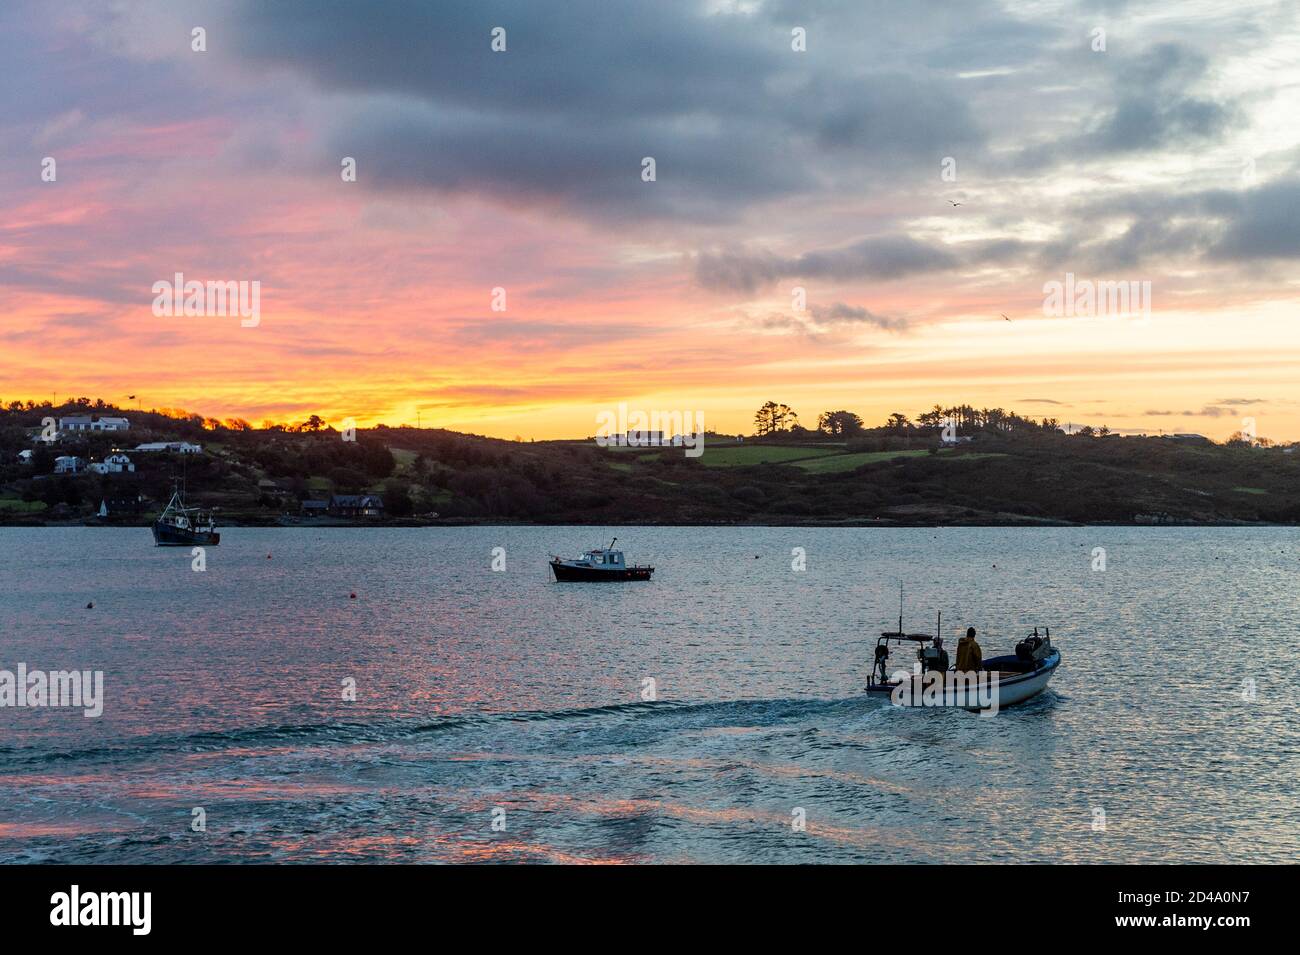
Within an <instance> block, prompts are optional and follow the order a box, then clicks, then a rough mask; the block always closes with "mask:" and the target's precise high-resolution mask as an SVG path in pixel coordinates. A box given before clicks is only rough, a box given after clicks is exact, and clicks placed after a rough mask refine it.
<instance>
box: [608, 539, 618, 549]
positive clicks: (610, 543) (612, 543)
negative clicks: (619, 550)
mask: <svg viewBox="0 0 1300 955" xmlns="http://www.w3.org/2000/svg"><path fill="white" fill-rule="evenodd" d="M617 543H618V538H617V537H615V538H614V539H613V540H612V541H610V542H609V549H610V550H613V549H614V545H615V544H617Z"/></svg>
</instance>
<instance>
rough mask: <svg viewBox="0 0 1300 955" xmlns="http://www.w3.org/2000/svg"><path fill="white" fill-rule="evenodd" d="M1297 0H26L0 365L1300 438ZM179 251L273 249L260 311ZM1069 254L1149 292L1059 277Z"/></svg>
mask: <svg viewBox="0 0 1300 955" xmlns="http://www.w3.org/2000/svg"><path fill="white" fill-rule="evenodd" d="M1298 11H1300V5H1297V4H1295V3H1294V2H1276V3H1242V2H1240V0H1231V2H1229V0H1224V2H1205V0H1178V2H1172V0H1170V2H1163V3H1141V2H1125V0H1097V2H1080V3H1063V2H1051V0H1026V2H1020V3H1014V4H1013V3H1007V4H1000V3H992V2H983V0H954V2H934V3H927V2H916V3H913V2H871V0H827V2H820V3H818V2H806V3H805V2H799V3H796V2H794V0H773V2H764V0H734V2H732V0H712V2H707V0H705V2H685V0H654V2H649V0H647V2H640V3H624V2H619V0H566V2H563V3H538V2H515V3H503V2H493V0H475V2H464V3H452V2H447V3H439V2H432V0H424V2H393V0H367V2H359V0H357V2H327V0H326V2H323V0H279V2H274V3H269V2H211V3H200V2H188V0H158V2H127V0H123V2H96V0H85V2H66V3H61V2H55V3H44V2H40V3H37V2H31V3H27V2H22V0H18V2H14V0H6V2H5V3H4V4H3V5H0V71H3V75H4V81H3V83H2V84H0V210H2V211H0V399H3V400H5V401H8V400H12V399H15V398H24V399H25V398H37V399H40V398H47V397H50V396H52V395H53V394H55V393H57V394H58V395H59V396H60V398H63V397H67V396H73V395H86V396H89V397H92V398H94V397H102V398H104V399H105V400H113V401H118V402H121V403H123V404H126V403H127V402H126V395H128V394H136V395H139V397H140V400H141V402H142V403H143V406H144V407H146V408H148V407H172V408H185V409H188V410H190V411H194V412H198V413H202V414H204V415H208V416H215V417H229V416H239V417H242V418H246V419H248V420H251V421H253V422H254V423H259V422H261V421H263V420H267V419H275V420H301V419H302V418H304V417H306V416H307V415H309V414H313V413H317V414H320V415H322V416H323V417H325V418H326V419H328V420H330V421H331V422H333V423H336V424H337V423H338V422H339V421H340V420H341V419H342V418H344V417H352V418H355V419H356V420H357V422H358V423H360V424H362V425H367V424H372V423H377V422H386V423H388V424H390V425H397V424H402V423H409V424H415V423H416V421H417V416H418V419H419V420H420V421H421V422H422V423H423V424H424V425H425V426H426V427H429V426H439V427H447V428H452V429H456V430H462V431H472V432H476V433H483V434H490V435H496V436H501V437H514V436H515V435H520V436H522V437H525V438H550V437H579V436H583V435H590V434H593V433H594V432H595V429H596V416H597V415H598V414H599V413H600V412H601V411H602V410H606V409H609V408H611V407H613V406H616V405H617V404H618V403H619V402H626V403H627V404H628V405H629V406H630V407H632V408H634V409H644V410H646V411H652V410H659V411H670V410H676V411H681V412H694V411H703V412H704V415H705V421H706V424H707V426H708V427H709V428H710V429H714V430H719V431H723V432H737V431H749V430H751V429H752V419H753V413H754V410H755V409H756V408H757V407H758V406H759V405H760V404H761V403H762V402H763V401H765V400H767V399H773V400H776V401H781V402H785V403H787V404H789V405H791V406H792V407H793V408H794V409H795V410H796V411H797V412H799V414H800V416H801V418H802V420H803V423H804V424H805V425H810V426H811V425H812V424H814V423H815V420H816V417H817V414H818V413H819V412H821V411H824V410H828V409H838V408H847V409H849V410H853V411H856V412H858V413H859V414H861V415H862V416H863V417H864V418H865V419H867V420H868V422H871V423H875V422H878V421H881V420H883V419H884V418H885V417H886V416H887V415H888V414H889V413H891V412H894V411H901V412H904V413H906V414H908V415H915V414H916V413H917V412H920V411H923V410H926V409H927V408H929V407H930V406H931V405H932V404H935V403H940V404H955V403H968V404H972V405H975V406H977V407H983V406H987V407H995V406H1000V407H1003V408H1006V409H1011V410H1016V411H1018V412H1020V413H1022V414H1027V415H1032V416H1035V417H1042V416H1050V417H1056V418H1059V419H1060V420H1061V421H1062V422H1067V421H1071V422H1074V423H1076V424H1079V423H1087V424H1093V425H1103V424H1105V425H1108V426H1109V427H1110V428H1112V429H1113V430H1118V431H1122V432H1151V433H1155V432H1158V431H1161V430H1163V431H1166V432H1168V431H1196V432H1201V433H1203V434H1207V435H1211V436H1213V437H1216V438H1222V437H1225V436H1226V435H1228V434H1229V433H1231V432H1233V431H1236V430H1238V429H1239V428H1241V427H1242V420H1243V418H1246V417H1252V418H1254V419H1255V420H1256V422H1257V430H1258V433H1259V434H1260V435H1261V436H1265V437H1269V438H1273V439H1275V440H1294V439H1300V395H1298V392H1297V387H1296V383H1297V378H1298V377H1300V322H1298V321H1297V318H1300V270H1298V269H1297V266H1298V265H1300V22H1297V21H1298V19H1300V12H1298ZM498 26H499V27H503V28H504V29H505V37H506V49H505V51H504V52H494V51H493V49H492V31H493V28H494V27H498ZM196 27H202V28H203V30H204V31H205V40H206V50H205V51H203V52H196V51H194V50H193V49H192V31H193V30H194V28H196ZM796 28H802V30H803V31H805V34H806V50H802V51H800V50H796V49H792V45H797V44H796V43H795V42H794V37H793V35H792V31H794V30H795V29H796ZM1098 31H1104V34H1099V33H1098ZM1101 39H1104V49H1097V48H1096V47H1098V45H1099V40H1101ZM46 157H52V158H53V159H54V160H55V161H56V169H57V177H56V179H55V181H52V182H47V181H43V179H42V168H43V165H42V164H43V160H44V159H45V158H46ZM344 157H353V158H355V160H356V170H357V181H355V182H346V181H344V180H343V177H342V176H341V175H340V171H341V163H342V160H343V158H344ZM644 157H653V158H654V160H655V166H656V168H655V172H656V179H655V181H653V182H646V181H643V178H642V169H643V166H642V160H643V158H644ZM946 157H947V158H951V159H952V160H953V162H952V163H949V164H946V165H945V158H946ZM954 166H955V174H956V178H955V180H952V178H951V176H949V177H945V175H944V172H945V169H949V170H951V169H952V168H953V167H954ZM954 202H955V203H959V205H953V204H952V203H954ZM176 272H182V273H184V275H185V277H186V278H187V279H197V280H200V281H206V280H214V281H241V280H243V281H253V280H256V281H258V282H260V283H261V315H260V324H258V325H257V326H256V327H250V328H245V327H241V325H240V321H239V318H238V317H237V316H235V317H229V316H201V317H184V316H177V317H168V316H162V317H159V316H155V314H154V313H153V309H152V307H151V305H152V302H153V299H154V294H153V292H152V286H153V284H154V283H155V282H157V281H160V280H165V281H170V280H171V279H172V276H173V275H174V273H176ZM1067 272H1069V273H1073V274H1074V275H1075V276H1076V278H1077V279H1080V280H1092V281H1124V282H1129V281H1136V282H1150V288H1151V317H1150V319H1149V321H1142V320H1140V319H1141V316H1129V317H1103V316H1074V317H1055V316H1050V315H1047V314H1045V313H1044V298H1045V295H1044V285H1045V283H1048V282H1051V281H1063V280H1064V277H1065V274H1066V273H1067ZM496 287H501V288H504V289H505V291H506V310H505V311H503V312H498V311H493V310H492V308H491V303H492V297H493V289H494V288H496ZM797 287H801V288H803V289H806V297H807V307H806V308H805V309H804V310H802V311H800V310H798V309H797V308H796V307H795V306H796V303H795V301H794V290H795V289H796V288H797ZM1004 314H1005V315H1006V316H1007V317H1009V318H1010V321H1007V320H1006V318H1004V317H1003V315H1004Z"/></svg>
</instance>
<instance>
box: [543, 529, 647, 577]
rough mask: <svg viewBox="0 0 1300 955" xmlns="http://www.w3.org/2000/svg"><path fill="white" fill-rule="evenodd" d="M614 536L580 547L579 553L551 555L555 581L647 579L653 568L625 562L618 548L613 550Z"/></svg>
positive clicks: (615, 542)
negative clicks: (595, 545) (604, 543)
mask: <svg viewBox="0 0 1300 955" xmlns="http://www.w3.org/2000/svg"><path fill="white" fill-rule="evenodd" d="M617 543H618V538H617V537H615V538H614V539H613V540H612V541H611V542H610V545H609V546H608V547H598V548H596V549H594V550H588V551H584V552H583V554H582V556H581V557H577V558H565V557H557V556H555V555H554V554H552V555H551V571H552V572H553V573H554V574H555V579H556V581H557V582H559V583H574V582H583V583H605V582H610V581H617V580H649V579H650V575H651V574H653V573H654V572H655V569H654V568H653V567H649V566H646V565H643V564H628V563H627V561H626V560H625V559H624V557H623V552H622V551H621V550H615V549H614V545H615V544H617Z"/></svg>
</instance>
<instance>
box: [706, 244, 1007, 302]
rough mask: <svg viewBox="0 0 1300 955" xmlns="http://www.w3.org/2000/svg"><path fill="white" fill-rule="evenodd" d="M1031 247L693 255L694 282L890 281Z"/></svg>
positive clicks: (723, 286)
mask: <svg viewBox="0 0 1300 955" xmlns="http://www.w3.org/2000/svg"><path fill="white" fill-rule="evenodd" d="M1030 249H1032V246H1030V245H1028V244H1026V243H1023V242H1021V241H1019V240H1015V239H997V240H991V241H987V242H967V243H962V244H961V245H959V246H956V245H954V246H951V247H948V246H943V245H939V244H937V243H930V242H923V241H921V240H919V239H914V238H912V237H911V236H908V235H902V234H896V235H884V236H870V237H868V238H865V239H860V240H858V241H857V242H855V243H853V244H852V245H849V246H846V247H844V248H839V249H817V250H813V251H811V252H806V253H804V254H803V255H798V256H792V257H782V256H778V255H774V254H772V253H771V252H767V251H764V250H754V251H750V250H743V249H724V250H720V251H705V252H699V253H696V255H695V258H694V265H695V280H696V282H697V283H698V284H699V285H701V286H702V287H704V288H707V289H712V290H714V291H719V292H741V293H753V292H757V291H759V290H760V289H762V288H764V287H765V286H768V285H770V284H771V283H773V282H776V281H779V280H782V279H827V280H831V281H844V282H848V281H855V280H876V281H891V280H894V279H904V278H908V277H911V276H916V275H925V274H933V273H942V272H952V271H955V270H958V269H962V268H969V267H973V266H979V265H989V264H997V263H1005V262H1009V261H1014V260H1015V259H1016V258H1017V257H1023V256H1024V255H1025V254H1026V253H1027V251H1029V250H1030Z"/></svg>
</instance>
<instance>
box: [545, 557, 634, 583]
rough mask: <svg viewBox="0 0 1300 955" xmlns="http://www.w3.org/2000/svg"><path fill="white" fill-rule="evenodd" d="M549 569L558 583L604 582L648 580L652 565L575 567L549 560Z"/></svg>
mask: <svg viewBox="0 0 1300 955" xmlns="http://www.w3.org/2000/svg"><path fill="white" fill-rule="evenodd" d="M551 570H552V572H554V574H555V579H556V581H557V582H559V583H586V584H606V583H616V582H620V581H624V580H649V579H650V575H651V574H653V573H654V572H655V569H654V568H653V567H621V568H610V569H608V570H600V569H597V568H595V567H575V566H573V565H572V564H563V563H560V562H559V561H554V560H553V561H551Z"/></svg>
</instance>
